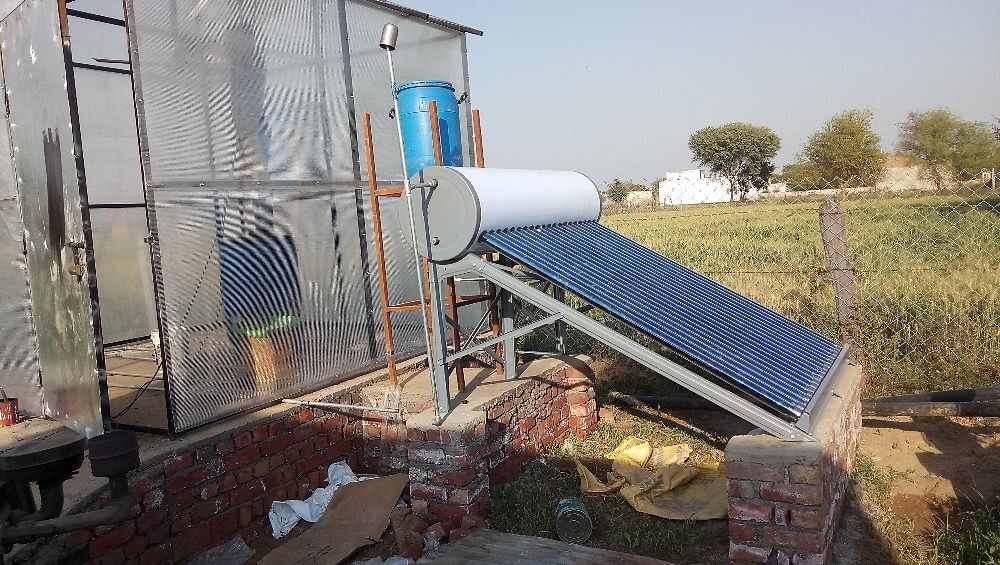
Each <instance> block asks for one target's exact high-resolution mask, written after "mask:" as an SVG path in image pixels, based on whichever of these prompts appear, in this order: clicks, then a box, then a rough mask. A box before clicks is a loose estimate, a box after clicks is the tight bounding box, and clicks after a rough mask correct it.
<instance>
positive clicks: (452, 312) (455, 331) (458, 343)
mask: <svg viewBox="0 0 1000 565" xmlns="http://www.w3.org/2000/svg"><path fill="white" fill-rule="evenodd" d="M427 110H428V112H427V113H428V114H429V117H430V121H431V140H432V141H433V142H434V164H435V165H437V166H439V167H440V166H442V165H444V153H443V151H442V150H441V126H440V123H439V122H438V106H437V101H436V100H431V103H430V105H429V107H428V109H427ZM445 290H446V292H447V293H448V300H447V304H448V317H450V318H451V319H452V320H453V321H454V322H455V324H454V325H451V341H452V346H453V347H454V349H455V351H458V350H459V349H461V348H462V333H461V331H460V330H459V328H458V296H457V294H458V293H457V292H456V291H455V278H454V277H448V279H447V281H445ZM445 324H447V320H446V321H445ZM449 325H450V324H449ZM454 366H455V378H456V379H457V380H458V391H459V392H465V360H464V359H456V360H455V362H454Z"/></svg>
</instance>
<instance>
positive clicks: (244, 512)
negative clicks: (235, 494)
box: [238, 506, 253, 528]
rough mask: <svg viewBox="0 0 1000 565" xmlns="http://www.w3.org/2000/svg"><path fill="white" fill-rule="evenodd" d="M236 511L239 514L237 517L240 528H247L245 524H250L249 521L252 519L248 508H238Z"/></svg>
mask: <svg viewBox="0 0 1000 565" xmlns="http://www.w3.org/2000/svg"><path fill="white" fill-rule="evenodd" d="M238 511H239V513H240V517H239V523H240V527H241V528H244V527H246V526H247V524H249V523H250V520H252V519H253V513H252V511H251V508H250V507H249V506H240V507H239V509H238Z"/></svg>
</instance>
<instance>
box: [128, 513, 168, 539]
mask: <svg viewBox="0 0 1000 565" xmlns="http://www.w3.org/2000/svg"><path fill="white" fill-rule="evenodd" d="M166 516H167V513H166V512H164V511H163V510H153V511H151V512H147V513H145V514H143V515H142V516H140V517H139V519H138V520H136V521H135V531H136V533H139V534H144V533H146V532H148V531H150V530H152V529H153V528H156V527H157V526H159V525H160V524H162V523H163V519H164V518H166Z"/></svg>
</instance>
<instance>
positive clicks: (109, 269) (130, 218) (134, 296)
mask: <svg viewBox="0 0 1000 565" xmlns="http://www.w3.org/2000/svg"><path fill="white" fill-rule="evenodd" d="M87 163H88V164H89V163H90V159H87ZM88 170H89V169H88ZM90 221H91V230H92V233H93V237H94V258H95V260H96V262H97V281H98V283H99V284H100V287H99V289H100V304H101V328H102V329H103V330H104V334H103V335H104V341H105V343H115V342H119V341H126V340H132V339H138V338H142V337H147V336H149V333H150V331H152V330H154V329H156V306H155V302H154V301H153V269H152V268H151V267H150V265H149V246H148V245H147V244H146V243H145V242H144V241H143V239H144V238H145V237H146V235H147V233H148V232H147V230H146V209H145V208H104V209H91V211H90Z"/></svg>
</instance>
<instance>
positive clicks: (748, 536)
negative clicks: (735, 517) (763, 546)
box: [729, 522, 757, 541]
mask: <svg viewBox="0 0 1000 565" xmlns="http://www.w3.org/2000/svg"><path fill="white" fill-rule="evenodd" d="M729 539H731V540H734V541H754V540H755V539H757V529H756V528H754V526H753V524H746V523H741V522H729Z"/></svg>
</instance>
